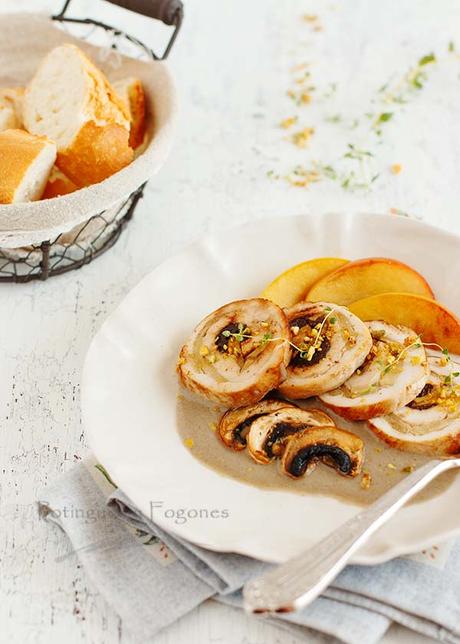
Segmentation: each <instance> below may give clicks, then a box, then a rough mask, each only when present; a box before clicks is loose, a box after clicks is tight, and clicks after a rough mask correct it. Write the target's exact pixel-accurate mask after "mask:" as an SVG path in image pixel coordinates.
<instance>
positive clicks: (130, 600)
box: [39, 459, 460, 644]
mask: <svg viewBox="0 0 460 644" xmlns="http://www.w3.org/2000/svg"><path fill="white" fill-rule="evenodd" d="M39 510H40V515H41V516H42V517H43V518H46V519H47V520H49V521H52V522H53V523H55V524H57V525H58V526H59V527H60V528H61V529H62V530H63V531H64V532H65V533H66V534H67V536H68V538H69V539H70V544H71V547H70V549H69V552H68V553H67V554H66V555H64V556H63V557H61V559H65V558H67V557H72V556H77V557H78V558H79V559H80V561H81V563H82V564H83V566H84V567H85V569H86V571H87V574H88V576H89V577H90V578H91V579H92V581H93V582H94V584H95V585H96V587H97V588H98V589H99V590H100V592H101V593H102V594H103V595H104V596H105V598H106V600H107V601H108V603H109V604H110V605H111V606H112V607H113V608H114V610H115V611H116V612H117V613H118V614H119V616H120V617H121V618H122V619H123V621H124V625H125V626H126V627H127V628H128V629H129V630H131V632H132V633H133V634H134V636H135V637H136V639H138V640H139V641H145V640H147V639H151V638H152V637H153V636H154V635H155V634H156V633H157V632H158V631H160V630H161V629H162V628H164V627H165V626H167V625H169V624H171V623H172V622H174V621H175V620H177V619H178V618H179V617H181V616H182V615H185V614H186V613H188V612H189V611H191V610H192V609H194V608H195V607H196V606H198V605H199V604H201V603H202V602H203V601H205V600H206V599H209V598H213V599H216V600H218V601H221V602H224V603H226V604H229V605H231V606H235V607H241V606H242V599H241V591H240V589H241V587H242V585H243V584H244V583H245V581H247V580H248V579H250V578H251V577H253V576H255V575H258V574H260V573H261V572H263V571H264V570H266V569H268V567H269V564H266V563H263V562H260V561H257V560H254V559H251V558H249V557H244V556H241V555H237V554H222V553H215V552H211V551H209V550H205V549H203V548H201V547H199V546H195V545H193V544H190V543H188V542H185V541H184V540H182V539H180V538H178V537H176V536H173V535H171V534H169V533H166V532H165V531H164V530H162V529H161V528H159V527H158V526H157V525H156V524H155V523H154V522H152V521H151V520H150V519H148V518H147V517H145V516H144V515H142V514H141V513H140V512H139V510H137V508H136V507H135V505H134V504H133V503H132V502H131V501H130V499H128V498H127V497H126V496H125V495H124V494H123V492H122V491H121V490H119V489H117V488H116V487H114V486H113V484H112V483H111V482H110V481H109V480H108V478H107V475H106V474H105V473H104V472H103V471H102V470H101V469H98V467H97V466H96V463H95V461H94V460H92V459H88V460H87V461H86V462H84V463H82V464H80V465H78V466H77V467H75V468H74V469H73V470H71V471H70V472H68V473H67V474H65V475H64V476H63V477H62V478H61V479H59V480H58V481H56V482H55V483H54V484H52V485H51V486H48V487H47V488H46V489H45V490H43V491H42V493H41V494H40V496H39ZM269 621H270V622H271V623H273V624H275V625H276V626H278V627H280V628H283V629H288V630H289V631H290V632H291V633H295V634H296V636H297V637H299V635H300V636H301V635H302V634H303V635H304V636H305V639H306V641H307V642H311V643H312V644H313V643H315V642H325V641H327V642H331V641H332V642H334V641H337V640H339V641H342V642H347V643H349V644H363V643H364V644H373V643H374V642H378V641H379V640H380V639H381V637H382V636H383V635H384V633H385V631H386V630H387V629H388V627H389V625H390V624H391V622H392V621H396V622H399V623H400V624H403V625H404V626H406V627H408V628H411V629H412V630H414V631H416V632H419V633H423V634H425V635H428V636H431V637H433V638H437V639H438V640H439V641H442V642H447V643H449V644H450V643H452V644H460V542H456V543H453V542H452V543H450V544H445V545H443V546H442V547H441V546H440V547H439V548H438V547H436V546H435V547H433V549H430V550H429V551H427V552H424V553H420V554H419V555H416V556H414V557H407V558H400V559H396V560H393V561H391V562H388V563H386V564H382V565H379V566H373V567H365V566H348V568H346V570H344V571H343V573H342V574H341V575H339V577H338V578H337V579H336V580H335V581H334V583H333V585H332V586H331V587H329V588H328V589H327V590H326V591H325V593H324V594H323V595H322V596H321V597H320V598H318V599H317V600H316V601H315V602H314V603H313V604H312V605H311V606H309V607H308V609H306V610H304V611H302V612H300V613H296V614H293V615H288V616H282V617H281V616H280V617H279V618H278V617H276V618H270V619H269Z"/></svg>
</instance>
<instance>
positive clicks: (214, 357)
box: [177, 298, 291, 407]
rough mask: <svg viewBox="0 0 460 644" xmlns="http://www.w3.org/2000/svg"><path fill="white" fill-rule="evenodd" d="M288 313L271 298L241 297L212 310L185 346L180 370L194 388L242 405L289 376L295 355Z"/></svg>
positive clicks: (209, 396) (215, 398)
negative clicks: (292, 352) (289, 365)
mask: <svg viewBox="0 0 460 644" xmlns="http://www.w3.org/2000/svg"><path fill="white" fill-rule="evenodd" d="M289 339H290V333H289V325H288V321H287V318H286V315H285V314H284V313H283V311H282V309H280V307H279V306H277V305H276V304H273V302H270V301H269V300H264V299H262V298H254V299H249V300H238V301H236V302H231V303H230V304H226V305H225V306H222V307H221V308H220V309H217V311H214V312H213V313H210V314H209V315H208V316H206V317H205V318H204V320H202V321H201V322H200V323H199V324H198V326H197V327H196V328H195V330H194V332H193V333H192V335H191V337H190V339H189V340H188V341H187V343H186V344H185V345H184V346H183V347H182V349H181V352H180V355H179V361H178V365H177V371H178V374H179V377H180V379H181V381H182V383H183V384H184V385H185V387H187V389H189V390H190V391H192V392H194V393H196V394H199V395H201V396H204V397H205V398H207V399H209V400H213V401H215V402H218V403H222V404H224V405H227V406H228V407H242V406H243V405H250V404H253V403H256V402H258V401H259V400H261V399H262V398H263V397H264V396H265V394H267V393H268V392H269V391H270V390H272V389H275V388H276V387H278V385H279V384H280V382H281V381H282V380H283V379H284V378H285V376H286V367H287V365H288V364H289V360H290V357H291V349H290V344H289Z"/></svg>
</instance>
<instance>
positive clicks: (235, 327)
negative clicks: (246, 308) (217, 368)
mask: <svg viewBox="0 0 460 644" xmlns="http://www.w3.org/2000/svg"><path fill="white" fill-rule="evenodd" d="M244 327H245V325H244V324H243V325H242V324H236V322H233V323H232V324H227V326H225V327H224V328H223V329H222V331H221V332H220V333H219V335H218V336H217V337H216V347H217V350H218V351H220V352H221V353H226V352H227V351H228V345H229V339H230V335H229V334H238V333H241V331H240V329H242V328H244Z"/></svg>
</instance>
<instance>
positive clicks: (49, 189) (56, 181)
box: [41, 166, 78, 199]
mask: <svg viewBox="0 0 460 644" xmlns="http://www.w3.org/2000/svg"><path fill="white" fill-rule="evenodd" d="M75 190H78V186H76V185H75V183H74V182H73V181H71V179H69V177H67V176H66V175H65V174H64V173H63V172H62V171H61V170H59V168H58V167H57V166H54V168H53V169H52V171H51V174H50V176H49V178H48V183H47V184H46V186H45V191H44V192H43V194H42V197H41V198H42V199H54V198H55V197H61V196H62V195H68V194H70V193H71V192H75Z"/></svg>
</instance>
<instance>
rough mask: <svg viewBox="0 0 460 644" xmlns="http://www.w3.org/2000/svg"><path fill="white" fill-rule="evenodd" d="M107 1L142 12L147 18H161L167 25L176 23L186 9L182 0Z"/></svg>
mask: <svg viewBox="0 0 460 644" xmlns="http://www.w3.org/2000/svg"><path fill="white" fill-rule="evenodd" d="M107 2H110V3H112V4H116V5H118V6H119V7H123V9H128V10H129V11H134V12H135V13H140V14H141V15H143V16H147V18H154V19H155V20H161V21H162V22H164V23H165V25H176V24H177V21H178V20H180V19H181V18H182V14H183V11H184V8H183V4H182V2H181V0H107Z"/></svg>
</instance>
